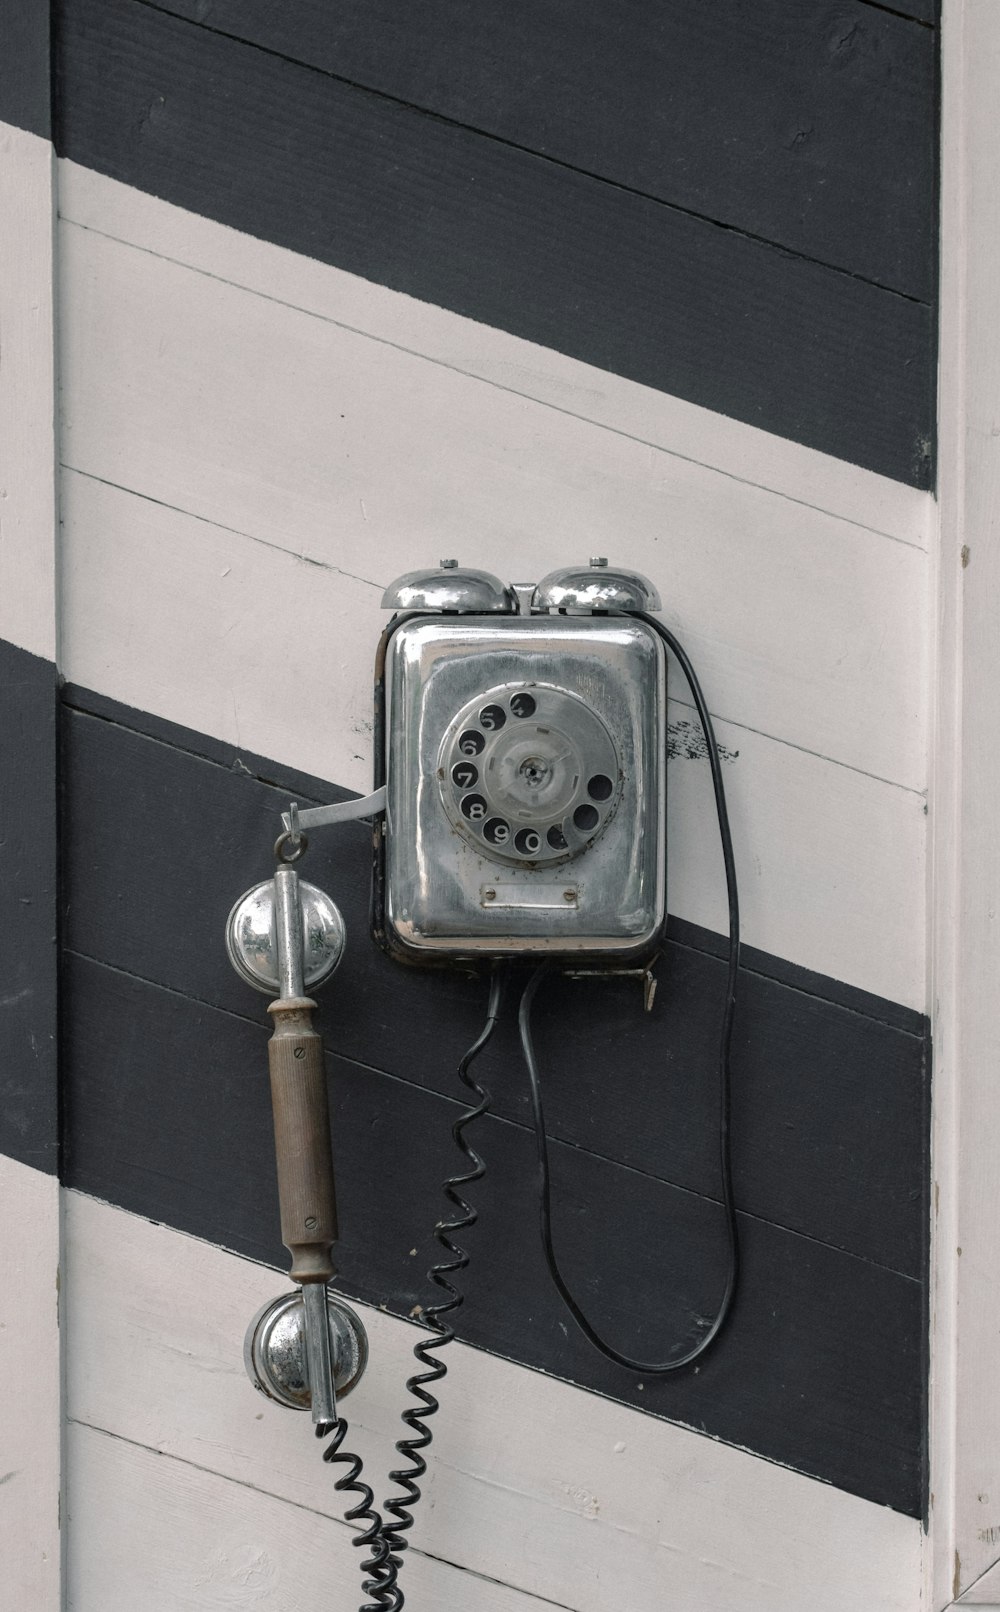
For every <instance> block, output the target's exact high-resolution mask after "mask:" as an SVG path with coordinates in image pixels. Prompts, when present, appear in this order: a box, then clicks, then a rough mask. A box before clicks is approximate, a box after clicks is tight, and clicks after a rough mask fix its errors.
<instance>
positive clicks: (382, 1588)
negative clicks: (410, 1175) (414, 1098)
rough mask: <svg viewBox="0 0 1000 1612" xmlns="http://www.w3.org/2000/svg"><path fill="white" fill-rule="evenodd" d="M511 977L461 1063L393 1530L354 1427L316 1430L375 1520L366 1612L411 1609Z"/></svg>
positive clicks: (365, 1565)
mask: <svg viewBox="0 0 1000 1612" xmlns="http://www.w3.org/2000/svg"><path fill="white" fill-rule="evenodd" d="M505 980H506V971H505V970H504V969H503V968H502V967H501V966H499V965H498V966H497V967H496V968H495V969H494V972H493V977H492V979H491V982H490V996H489V1004H488V1006H487V1010H486V1023H485V1024H484V1025H483V1028H482V1030H481V1031H480V1033H479V1035H478V1036H477V1037H476V1039H475V1041H474V1042H473V1043H472V1046H471V1047H470V1048H469V1050H468V1051H467V1052H466V1053H465V1055H464V1057H463V1058H462V1059H461V1061H460V1063H459V1065H458V1074H459V1078H460V1079H461V1081H462V1083H463V1085H465V1086H466V1087H468V1089H469V1091H471V1092H472V1094H473V1096H474V1097H475V1099H476V1101H475V1103H474V1104H473V1105H472V1106H471V1107H470V1108H467V1109H466V1110H465V1112H464V1113H463V1114H461V1115H460V1116H459V1118H458V1119H457V1120H456V1121H455V1123H454V1125H453V1126H452V1128H451V1134H452V1136H453V1137H454V1139H455V1142H456V1144H457V1146H458V1147H459V1149H460V1150H461V1152H462V1153H463V1154H464V1155H465V1157H466V1158H467V1159H468V1161H469V1164H470V1166H471V1168H470V1169H469V1170H467V1171H466V1172H465V1173H464V1174H462V1175H453V1176H450V1177H449V1179H448V1180H447V1181H446V1182H445V1183H444V1192H445V1194H446V1196H447V1197H448V1199H449V1200H450V1202H451V1203H452V1204H453V1205H454V1206H455V1208H456V1209H457V1210H458V1214H457V1215H455V1216H453V1217H452V1219H450V1220H440V1221H438V1223H437V1225H436V1226H435V1228H434V1235H435V1237H436V1238H437V1240H438V1242H439V1243H440V1245H441V1247H442V1248H443V1249H444V1250H445V1252H446V1254H447V1255H448V1256H449V1257H448V1259H447V1260H443V1261H442V1262H441V1263H439V1264H437V1265H434V1266H432V1268H431V1270H430V1271H429V1272H428V1275H429V1276H430V1279H431V1280H432V1281H433V1282H434V1283H435V1284H436V1286H437V1287H439V1288H441V1289H442V1290H443V1291H444V1292H445V1293H446V1294H447V1297H446V1298H445V1299H443V1300H442V1302H441V1303H440V1304H432V1305H428V1307H427V1308H426V1310H425V1311H424V1317H423V1318H424V1322H425V1323H426V1325H427V1326H428V1327H430V1329H431V1330H432V1331H433V1332H434V1333H435V1334H436V1336H435V1337H434V1338H433V1339H431V1340H429V1341H427V1342H425V1341H424V1340H423V1339H421V1340H420V1342H419V1343H417V1344H416V1345H415V1346H414V1350H413V1353H414V1355H415V1356H416V1358H417V1360H418V1361H419V1362H420V1364H421V1366H423V1367H424V1368H425V1369H424V1370H423V1371H422V1372H417V1373H415V1374H414V1375H413V1376H412V1377H410V1378H409V1380H408V1381H407V1384H406V1388H407V1392H408V1393H410V1394H411V1395H412V1396H413V1398H414V1399H416V1400H417V1401H418V1403H417V1404H416V1405H410V1406H408V1407H407V1409H406V1410H404V1411H403V1413H402V1419H403V1421H404V1422H405V1423H406V1425H407V1427H409V1428H410V1429H411V1431H412V1434H413V1436H412V1437H411V1438H404V1439H400V1440H399V1442H398V1443H397V1445H396V1449H397V1451H398V1452H399V1454H400V1455H402V1456H405V1458H406V1459H407V1461H408V1462H409V1465H408V1466H406V1467H400V1468H398V1469H397V1470H395V1471H393V1472H390V1473H389V1480H390V1482H391V1483H395V1484H396V1485H397V1486H398V1487H399V1488H401V1489H402V1490H403V1491H404V1492H403V1494H401V1495H394V1496H393V1497H392V1498H391V1499H389V1500H387V1501H386V1502H385V1505H384V1507H383V1510H384V1511H386V1512H389V1513H391V1515H392V1516H393V1517H394V1518H395V1519H396V1520H395V1521H394V1522H392V1523H391V1524H390V1523H389V1522H388V1521H387V1520H384V1519H383V1517H382V1516H381V1515H380V1513H379V1512H378V1511H377V1510H376V1508H375V1505H374V1495H373V1493H372V1490H371V1489H370V1488H369V1487H368V1484H367V1483H365V1482H364V1481H363V1479H362V1477H361V1470H362V1468H361V1458H360V1456H357V1455H353V1454H351V1453H350V1452H349V1451H347V1450H342V1449H341V1445H342V1444H343V1442H344V1438H345V1437H346V1434H347V1423H346V1422H345V1421H344V1419H343V1417H340V1418H339V1419H338V1420H337V1421H336V1422H334V1423H330V1422H322V1423H320V1425H319V1426H318V1427H317V1429H316V1436H317V1438H325V1437H326V1436H327V1434H329V1433H332V1434H333V1438H332V1440H331V1442H330V1443H329V1444H328V1445H327V1448H326V1449H325V1450H324V1451H323V1459H324V1461H329V1462H344V1463H345V1464H346V1465H347V1467H348V1471H347V1472H345V1473H344V1475H343V1476H342V1477H341V1478H339V1479H338V1480H337V1482H336V1483H335V1484H334V1488H336V1489H339V1490H342V1491H344V1492H347V1493H354V1494H358V1495H360V1496H361V1499H360V1501H359V1503H358V1504H357V1505H356V1506H354V1507H352V1509H351V1510H350V1511H347V1512H345V1514H344V1515H345V1517H346V1519H347V1521H348V1522H367V1523H368V1524H369V1526H368V1527H367V1528H366V1529H365V1530H364V1532H363V1533H359V1534H356V1535H355V1537H354V1540H353V1543H354V1544H355V1545H358V1546H365V1545H370V1546H371V1552H370V1554H369V1556H368V1557H367V1558H366V1560H365V1561H363V1562H362V1563H361V1571H362V1573H364V1574H366V1575H367V1577H366V1578H365V1579H364V1581H363V1583H362V1586H361V1587H362V1589H363V1590H364V1593H365V1595H367V1596H369V1597H370V1599H369V1600H368V1601H367V1602H366V1603H365V1605H364V1606H362V1607H361V1608H360V1612H400V1609H401V1608H402V1607H403V1606H404V1605H405V1597H404V1594H403V1590H402V1588H401V1586H400V1584H399V1583H398V1574H399V1568H400V1558H401V1554H402V1552H403V1551H404V1550H405V1549H406V1546H407V1538H406V1533H407V1530H408V1529H410V1528H412V1526H413V1508H414V1506H416V1505H417V1503H418V1502H419V1500H420V1498H421V1490H420V1485H419V1483H418V1481H417V1480H418V1479H419V1478H422V1477H423V1475H424V1473H425V1472H426V1471H427V1462H426V1461H425V1460H424V1457H423V1454H422V1453H421V1452H422V1451H424V1450H426V1448H427V1446H428V1445H429V1444H430V1442H431V1439H432V1437H433V1432H432V1430H431V1428H429V1427H428V1426H427V1423H426V1421H425V1418H426V1417H429V1416H433V1415H434V1414H435V1413H436V1412H437V1410H438V1409H439V1405H438V1400H437V1399H436V1397H435V1396H434V1394H432V1393H431V1392H430V1391H429V1387H430V1384H431V1383H437V1382H440V1381H441V1379H442V1377H444V1376H446V1375H447V1372H448V1367H447V1364H446V1363H445V1361H443V1360H439V1359H438V1358H437V1356H436V1354H432V1353H431V1351H432V1350H435V1351H436V1350H438V1349H443V1348H444V1347H445V1345H446V1344H449V1343H451V1342H452V1341H453V1340H454V1337H455V1332H454V1329H453V1328H452V1327H451V1325H450V1324H449V1323H448V1322H447V1321H446V1320H445V1319H444V1318H445V1316H447V1315H450V1314H452V1313H453V1312H454V1311H455V1310H457V1309H458V1308H459V1307H460V1306H461V1304H462V1303H463V1302H464V1299H463V1295H462V1293H461V1292H460V1291H459V1290H458V1288H457V1287H456V1286H455V1284H454V1283H453V1282H452V1281H451V1280H450V1278H451V1277H452V1276H454V1275H456V1274H457V1273H458V1272H459V1271H464V1270H465V1268H466V1266H467V1265H468V1263H469V1256H468V1254H467V1253H466V1251H465V1249H464V1248H461V1247H459V1245H458V1243H456V1242H453V1241H452V1237H453V1234H454V1233H456V1232H459V1231H465V1230H467V1229H468V1227H470V1226H474V1225H475V1224H476V1221H477V1220H478V1219H479V1214H478V1211H477V1210H476V1209H475V1208H474V1207H473V1205H472V1204H470V1203H469V1202H468V1201H467V1199H466V1198H464V1197H463V1196H462V1193H461V1191H460V1190H459V1189H460V1188H462V1187H467V1186H470V1185H471V1184H472V1182H473V1181H479V1180H481V1179H482V1177H483V1176H484V1175H485V1173H486V1164H485V1161H484V1160H483V1159H482V1158H481V1157H480V1155H479V1154H478V1153H477V1152H476V1150H475V1148H474V1147H473V1146H472V1144H471V1143H470V1142H469V1141H468V1140H467V1138H466V1135H465V1131H466V1128H467V1127H468V1126H469V1125H471V1124H472V1122H473V1120H476V1119H479V1118H480V1117H481V1116H482V1115H483V1114H485V1113H487V1111H488V1110H489V1107H490V1103H491V1102H492V1098H491V1096H490V1093H489V1092H488V1091H487V1090H486V1088H485V1086H481V1085H480V1084H479V1082H478V1081H477V1080H476V1079H475V1078H474V1077H473V1076H472V1075H471V1074H470V1073H469V1071H470V1068H471V1066H472V1064H473V1062H474V1061H475V1059H476V1058H478V1056H479V1054H480V1053H481V1052H482V1050H483V1048H484V1047H485V1046H486V1044H487V1043H488V1042H489V1041H490V1039H491V1038H492V1035H493V1032H494V1030H495V1029H496V1026H497V1020H498V1018H499V1016H500V1006H501V1003H502V1001H503V991H504V984H505Z"/></svg>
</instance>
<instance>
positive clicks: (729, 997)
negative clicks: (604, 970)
mask: <svg viewBox="0 0 1000 1612" xmlns="http://www.w3.org/2000/svg"><path fill="white" fill-rule="evenodd" d="M633 614H634V615H636V616H638V618H639V619H640V620H641V621H644V622H646V623H647V625H648V626H650V627H652V628H653V630H654V632H656V633H658V634H659V636H660V637H661V638H662V639H663V641H664V643H666V645H667V646H668V648H669V649H670V650H672V652H673V654H674V657H675V658H676V660H677V661H678V663H679V665H680V668H681V670H682V672H683V673H684V676H685V678H686V679H687V682H688V686H689V687H690V689H691V694H692V696H693V698H694V703H695V708H696V710H697V712H698V719H699V721H700V722H701V726H702V731H703V732H704V735H705V745H706V748H707V751H708V760H709V766H710V767H711V771H712V787H713V790H714V792H715V809H716V813H717V816H718V820H719V838H720V840H721V842H722V857H723V861H724V863H725V868H726V893H727V897H728V904H729V951H728V962H727V969H726V995H725V1005H724V1008H723V1015H722V1032H721V1036H720V1042H719V1154H720V1160H719V1162H720V1173H721V1178H722V1207H723V1213H724V1216H725V1224H726V1237H727V1240H728V1245H729V1263H728V1270H727V1275H726V1285H725V1288H724V1290H723V1294H722V1298H721V1300H720V1303H719V1307H718V1309H717V1310H716V1312H715V1316H714V1318H713V1320H712V1322H711V1324H710V1326H709V1327H708V1330H707V1331H706V1332H705V1334H704V1336H703V1337H701V1338H700V1339H699V1340H698V1342H697V1343H696V1344H694V1345H693V1346H692V1347H691V1348H690V1349H688V1350H686V1351H685V1352H684V1353H683V1354H680V1355H678V1356H676V1357H675V1358H674V1359H672V1360H664V1361H659V1362H650V1361H646V1360H633V1359H632V1357H631V1356H630V1355H626V1354H623V1353H622V1352H621V1351H620V1350H619V1349H616V1348H614V1347H613V1345H612V1344H610V1343H608V1342H607V1341H606V1339H604V1338H602V1337H601V1335H600V1333H599V1332H598V1331H597V1329H596V1328H595V1327H594V1325H593V1324H592V1322H591V1321H590V1320H588V1318H587V1316H586V1315H585V1314H584V1312H583V1310H582V1309H581V1307H580V1305H579V1304H578V1302H577V1300H576V1299H575V1297H574V1296H573V1293H572V1292H571V1291H570V1288H569V1286H568V1285H567V1282H566V1279H565V1277H564V1276H563V1274H562V1271H561V1270H560V1269H559V1263H558V1261H557V1259H556V1252H555V1246H554V1243H553V1238H552V1178H551V1170H550V1166H549V1149H548V1139H547V1136H546V1131H545V1111H544V1107H543V1103H542V1086H541V1077H540V1075H539V1072H538V1061H537V1059H536V1057H535V1049H534V1044H533V1041H532V1036H531V1009H532V1005H533V1003H534V1000H535V995H536V993H537V991H538V987H539V986H540V985H541V983H542V980H543V979H544V978H545V977H546V975H548V974H550V973H551V972H552V968H553V965H552V964H551V963H543V964H542V965H541V967H540V968H537V969H536V970H535V972H534V973H533V974H532V976H531V978H530V980H529V981H528V984H527V985H526V986H525V989H524V994H523V995H522V997H521V1005H520V1009H519V1012H518V1027H519V1030H520V1036H521V1050H522V1052H523V1054H524V1062H525V1067H526V1069H527V1071H528V1081H529V1085H530V1088H531V1108H532V1115H533V1118H534V1125H535V1141H536V1147H537V1156H538V1203H539V1220H540V1227H541V1235H542V1249H543V1252H544V1255H545V1263H546V1265H547V1266H548V1269H549V1274H550V1275H551V1277H552V1280H553V1282H554V1283H555V1285H556V1288H557V1289H558V1291H559V1294H560V1297H561V1298H562V1300H563V1302H564V1304H565V1305H566V1308H567V1309H568V1310H569V1312H570V1314H571V1315H572V1317H573V1319H574V1321H575V1322H576V1324H577V1326H578V1327H579V1328H580V1330H581V1332H582V1333H583V1334H584V1337H586V1338H587V1339H588V1340H589V1342H590V1343H592V1344H593V1346H594V1348H595V1349H599V1350H600V1352H601V1354H602V1355H605V1356H606V1357H607V1359H609V1360H613V1361H614V1362H615V1364H616V1365H619V1366H624V1367H626V1368H627V1369H628V1370H629V1371H635V1372H639V1373H641V1374H642V1375H643V1376H646V1377H657V1376H665V1375H667V1374H668V1373H670V1372H674V1371H680V1370H681V1369H682V1368H683V1367H685V1366H690V1365H691V1364H693V1362H694V1361H695V1360H698V1359H699V1358H700V1357H701V1356H702V1355H703V1354H704V1353H705V1351H706V1349H708V1348H709V1346H710V1345H711V1344H712V1343H714V1342H715V1339H716V1338H717V1337H718V1336H719V1333H720V1332H721V1331H722V1328H723V1326H724V1325H725V1323H726V1319H727V1317H728V1316H729V1313H730V1311H731V1309H732V1305H733V1300H734V1298H735V1297H736V1289H737V1286H738V1283H739V1273H740V1245H739V1231H738V1227H737V1224H736V1208H735V1205H734V1202H733V1178H732V1159H731V1146H730V1131H731V1125H730V1117H731V1108H732V1078H731V1072H730V1054H731V1048H732V1039H733V1018H734V1014H735V1010H736V986H737V980H738V976H739V966H740V909H739V895H738V891H737V886H736V859H735V857H734V855H733V840H732V833H731V831H730V827H729V813H728V811H727V809H726V791H725V785H724V783H723V778H722V763H721V761H720V760H719V747H718V745H717V743H716V739H715V729H714V726H713V723H712V718H711V716H710V715H709V710H708V705H707V704H706V701H705V696H704V694H703V693H702V689H701V685H700V683H699V682H698V678H697V676H696V674H695V670H694V667H693V666H692V665H691V662H690V660H689V659H688V657H687V654H686V652H685V651H684V649H683V647H682V646H681V644H680V643H679V642H678V641H677V639H676V638H675V637H674V634H673V633H672V632H671V631H670V629H669V628H668V627H665V626H664V625H663V623H662V622H660V621H657V620H656V619H655V618H654V617H653V616H650V615H647V614H646V613H645V611H641V610H637V611H635V612H633Z"/></svg>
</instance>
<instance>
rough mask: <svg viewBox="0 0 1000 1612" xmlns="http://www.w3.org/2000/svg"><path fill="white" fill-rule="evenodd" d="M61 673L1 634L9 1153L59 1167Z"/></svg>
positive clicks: (2, 996) (4, 1112) (2, 998)
mask: <svg viewBox="0 0 1000 1612" xmlns="http://www.w3.org/2000/svg"><path fill="white" fill-rule="evenodd" d="M56 698H57V696H56V672H55V667H54V666H53V665H52V663H51V661H47V660H42V659H41V658H40V657H39V656H37V655H29V654H27V653H26V652H25V651H24V650H22V649H17V648H15V647H14V645H13V644H7V643H5V642H4V641H3V640H2V639H0V755H2V756H3V766H2V767H0V822H2V824H3V829H2V844H0V924H2V926H3V932H4V937H5V944H4V978H3V987H2V991H0V1023H2V1026H3V1046H4V1052H3V1058H2V1060H0V1152H2V1153H5V1154H8V1155H9V1156H10V1157H12V1158H15V1159H18V1160H20V1162H21V1163H22V1164H30V1165H31V1166H32V1167H33V1168H34V1169H36V1170H42V1171H45V1172H47V1173H49V1174H54V1173H55V1171H56V1170H58V1167H59V1130H58V1095H57V1065H56V1016H57V998H56V961H57V954H56Z"/></svg>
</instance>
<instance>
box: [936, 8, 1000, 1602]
mask: <svg viewBox="0 0 1000 1612" xmlns="http://www.w3.org/2000/svg"><path fill="white" fill-rule="evenodd" d="M943 42H944V61H943V92H944V95H943V129H944V147H943V151H944V166H943V207H944V211H943V223H942V247H943V261H942V270H943V278H942V324H941V531H940V552H939V556H938V595H939V598H938V613H939V657H938V668H937V674H938V692H937V707H938V713H939V718H938V729H937V733H936V735H935V741H936V742H935V776H934V817H935V822H936V828H935V843H934V878H935V885H934V909H933V910H934V933H933V955H932V964H933V992H934V1001H935V1025H934V1036H935V1122H934V1123H935V1131H934V1172H935V1200H936V1207H937V1214H936V1224H935V1236H934V1244H933V1250H934V1311H933V1315H934V1333H933V1373H932V1398H931V1404H932V1444H931V1451H932V1456H931V1459H932V1473H931V1489H932V1493H933V1504H932V1512H931V1518H932V1531H931V1537H932V1542H933V1551H932V1555H931V1583H930V1590H929V1595H928V1601H929V1604H930V1605H931V1606H933V1607H935V1608H936V1607H938V1606H940V1605H942V1604H945V1603H946V1601H947V1599H948V1597H949V1596H950V1595H954V1596H958V1595H959V1594H960V1592H962V1591H964V1590H965V1589H967V1588H968V1587H970V1586H972V1585H974V1584H976V1585H977V1588H976V1591H975V1592H974V1594H985V1593H986V1592H985V1588H980V1586H984V1585H985V1581H984V1580H983V1578H982V1575H983V1574H984V1573H985V1572H986V1571H987V1570H988V1569H991V1568H992V1565H993V1563H994V1561H995V1559H996V1557H997V1554H998V1551H1000V1403H998V1400H997V1394H996V1382H997V1375H998V1370H1000V1284H998V1282H997V1250H998V1248H1000V1196H998V1193H997V1157H998V1154H1000V1113H998V1108H997V1082H996V1071H997V1068H998V1065H1000V1022H998V1016H997V1011H996V995H997V980H998V978H1000V933H998V924H997V914H998V910H1000V819H998V815H997V809H996V797H997V792H998V790H1000V756H998V751H997V743H996V739H997V732H998V723H1000V699H998V684H997V675H996V667H997V607H996V601H997V597H998V594H1000V522H998V513H1000V412H998V403H997V399H998V395H1000V329H998V325H997V318H996V305H997V263H998V261H1000V195H998V193H997V187H996V183H995V178H994V176H995V174H996V172H997V169H998V166H1000V124H998V122H997V116H996V87H997V83H998V81H1000V8H998V7H997V6H996V5H995V3H993V0H947V3H946V4H945V7H944V12H943ZM977 1581H978V1583H977ZM987 1599H992V1600H994V1601H996V1600H1000V1595H998V1594H997V1588H996V1580H994V1585H993V1588H992V1590H991V1593H990V1595H989V1596H987ZM972 1604H975V1602H974V1601H973V1603H972Z"/></svg>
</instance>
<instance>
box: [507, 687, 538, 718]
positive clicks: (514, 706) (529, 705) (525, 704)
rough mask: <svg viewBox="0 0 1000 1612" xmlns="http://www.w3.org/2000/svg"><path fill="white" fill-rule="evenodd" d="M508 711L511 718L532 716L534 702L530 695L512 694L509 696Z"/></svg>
mask: <svg viewBox="0 0 1000 1612" xmlns="http://www.w3.org/2000/svg"><path fill="white" fill-rule="evenodd" d="M510 710H511V715H512V716H534V714H535V700H534V696H533V695H531V694H525V693H523V692H522V693H520V694H514V695H512V696H511V702H510Z"/></svg>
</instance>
